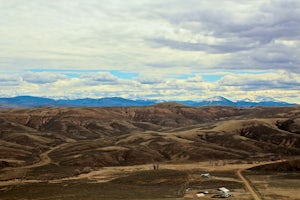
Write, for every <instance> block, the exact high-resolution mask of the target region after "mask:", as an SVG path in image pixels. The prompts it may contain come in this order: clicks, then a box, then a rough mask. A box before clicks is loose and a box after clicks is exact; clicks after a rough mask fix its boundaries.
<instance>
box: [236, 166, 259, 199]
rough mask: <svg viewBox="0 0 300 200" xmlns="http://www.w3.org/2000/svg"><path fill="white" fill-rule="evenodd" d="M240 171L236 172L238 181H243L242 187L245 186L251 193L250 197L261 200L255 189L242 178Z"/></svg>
mask: <svg viewBox="0 0 300 200" xmlns="http://www.w3.org/2000/svg"><path fill="white" fill-rule="evenodd" d="M242 171H243V170H242V169H239V170H238V171H237V175H238V176H239V177H240V179H241V180H242V181H243V183H244V185H245V186H246V188H247V189H248V190H249V192H250V193H251V195H252V197H253V198H254V199H255V200H261V198H260V196H259V194H258V193H257V192H256V191H255V189H254V188H253V187H252V185H251V184H250V183H249V181H248V180H247V179H246V178H245V177H244V176H243V174H242Z"/></svg>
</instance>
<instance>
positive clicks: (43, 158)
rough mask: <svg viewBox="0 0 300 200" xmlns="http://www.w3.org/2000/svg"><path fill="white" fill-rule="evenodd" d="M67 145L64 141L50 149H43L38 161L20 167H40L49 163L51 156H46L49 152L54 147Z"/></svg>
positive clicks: (54, 148)
mask: <svg viewBox="0 0 300 200" xmlns="http://www.w3.org/2000/svg"><path fill="white" fill-rule="evenodd" d="M66 145H68V143H64V144H60V145H57V146H55V147H53V148H51V149H49V150H48V151H45V152H44V153H41V154H40V156H39V157H40V161H39V162H37V163H34V164H32V165H27V166H24V167H20V168H22V169H32V168H36V167H41V166H44V165H48V164H50V163H51V158H50V157H49V156H48V155H49V153H51V152H52V151H54V150H56V149H59V148H61V147H63V146H66Z"/></svg>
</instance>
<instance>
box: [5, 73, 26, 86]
mask: <svg viewBox="0 0 300 200" xmlns="http://www.w3.org/2000/svg"><path fill="white" fill-rule="evenodd" d="M21 82H22V78H21V77H20V76H19V75H12V74H1V75H0V85H1V86H17V85H19V84H20V83H21Z"/></svg>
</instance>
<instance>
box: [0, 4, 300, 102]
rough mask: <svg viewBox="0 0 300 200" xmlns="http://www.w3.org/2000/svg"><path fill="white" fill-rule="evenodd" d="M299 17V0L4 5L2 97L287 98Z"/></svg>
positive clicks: (294, 85) (299, 45) (296, 61)
mask: <svg viewBox="0 0 300 200" xmlns="http://www.w3.org/2000/svg"><path fill="white" fill-rule="evenodd" d="M299 13H300V2H299V1H298V0H274V1H261V0H253V1H238V0H230V1H219V0H203V1H198V0H186V1H182V0H164V1H162V0H158V1H151V0H140V1H137V0H129V1H126V2H125V1H124V2H123V1H119V0H112V1H109V2H104V1H98V0H90V1H84V0H73V1H61V0H53V1H40V0H32V1H30V2H27V1H25V0H10V1H3V2H1V6H0V23H1V25H2V26H3V27H5V28H4V29H3V30H1V32H0V52H1V55H0V72H1V76H0V84H1V86H2V85H3V86H6V87H5V88H6V89H5V88H4V87H1V94H2V95H6V94H7V95H11V94H12V92H11V91H9V89H10V90H17V93H16V94H34V95H37V96H43V95H46V96H51V95H53V96H68V97H87V96H88V97H98V96H111V95H114V96H123V97H142V98H143V97H145V98H164V99H172V98H180V99H184V98H186V99H189V98H192V99H199V98H202V97H206V96H217V95H220V96H228V97H233V98H237V99H238V98H239V97H245V98H247V97H246V96H247V95H248V96H256V95H264V94H268V95H270V96H272V97H274V98H275V97H276V95H277V94H283V95H282V96H283V97H281V98H282V99H284V98H285V96H286V98H287V99H288V100H290V99H292V96H293V95H294V94H293V93H299V87H298V84H299V80H298V79H297V77H299V75H300V68H299V65H300V57H299V55H300V29H299V28H298V27H299V26H300V15H299ZM30 69H40V70H41V71H30ZM45 69H49V70H50V71H45ZM62 69H63V70H65V72H63V71H60V70H62ZM43 70H44V71H43ZM51 70H52V71H51ZM68 70H69V71H71V72H72V71H76V75H74V76H72V75H71V74H68V73H66V71H68ZM28 71H30V72H28ZM113 71H116V72H125V73H127V74H132V75H128V76H127V78H124V77H125V75H124V77H122V76H121V75H120V74H119V75H118V74H117V73H113ZM42 72H43V73H42ZM45 72H47V73H45ZM89 72H91V73H89ZM205 72H212V76H214V74H216V73H218V74H222V75H221V76H220V77H218V78H217V79H213V78H212V79H211V80H210V81H207V80H208V79H207V77H206V76H205V75H203V74H204V73H205ZM252 72H256V74H255V75H253V73H252ZM243 73H244V74H243ZM277 73H278V74H279V75H280V76H282V78H281V77H279V75H277ZM11 74H13V75H11ZM186 74H193V75H195V74H198V75H199V76H195V77H190V76H189V77H190V78H189V79H188V78H187V77H186V76H185V75H186ZM201 75H203V77H201ZM178 77H179V78H178ZM182 77H185V78H182ZM222 77H223V78H222ZM217 80H219V81H217ZM18 87H19V88H18ZM3 88H4V89H3ZM66 91H67V94H65V92H66ZM14 94H15V93H14ZM296 96H297V95H296ZM298 99H299V97H298ZM298 101H300V100H298Z"/></svg>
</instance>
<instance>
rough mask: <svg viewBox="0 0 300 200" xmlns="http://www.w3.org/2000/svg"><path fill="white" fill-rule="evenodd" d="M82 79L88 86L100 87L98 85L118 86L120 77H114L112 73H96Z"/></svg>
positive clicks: (86, 75) (85, 75)
mask: <svg viewBox="0 0 300 200" xmlns="http://www.w3.org/2000/svg"><path fill="white" fill-rule="evenodd" d="M80 79H81V80H82V81H84V82H85V83H87V84H88V85H98V84H108V85H111V84H118V82H119V79H118V77H116V76H114V75H112V74H111V73H110V72H95V73H86V74H84V75H82V76H80Z"/></svg>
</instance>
